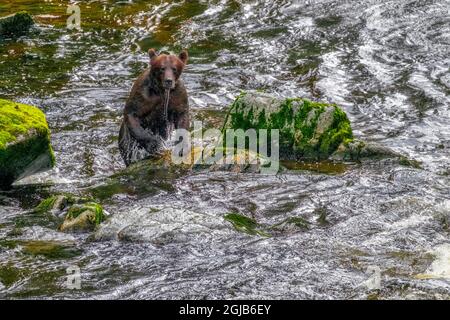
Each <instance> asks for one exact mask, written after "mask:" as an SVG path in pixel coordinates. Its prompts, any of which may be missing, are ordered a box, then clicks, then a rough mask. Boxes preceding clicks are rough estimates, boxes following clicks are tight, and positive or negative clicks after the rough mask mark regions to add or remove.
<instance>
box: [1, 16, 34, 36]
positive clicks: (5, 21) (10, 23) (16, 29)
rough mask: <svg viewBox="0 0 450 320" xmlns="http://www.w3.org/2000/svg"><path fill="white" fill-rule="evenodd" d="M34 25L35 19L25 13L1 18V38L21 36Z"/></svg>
mask: <svg viewBox="0 0 450 320" xmlns="http://www.w3.org/2000/svg"><path fill="white" fill-rule="evenodd" d="M33 24H34V21H33V18H32V17H31V15H30V14H28V13H27V12H25V11H22V12H18V13H16V14H12V15H9V16H6V17H1V18H0V36H19V35H21V34H23V33H25V32H27V31H28V30H29V29H30V27H31V26H32V25H33Z"/></svg>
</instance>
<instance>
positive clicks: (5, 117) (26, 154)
mask: <svg viewBox="0 0 450 320" xmlns="http://www.w3.org/2000/svg"><path fill="white" fill-rule="evenodd" d="M42 156H45V158H41V157H42ZM36 161H39V165H35V168H33V169H30V165H31V164H32V163H34V162H36ZM54 164H55V158H54V154H53V150H52V148H51V145H50V130H49V128H48V125H47V121H46V119H45V115H44V113H43V112H42V111H41V110H39V109H38V108H36V107H33V106H29V105H25V104H21V103H16V102H12V101H8V100H3V99H0V187H2V186H3V187H5V186H9V185H10V184H11V183H12V182H14V180H16V179H17V178H19V177H20V176H21V175H23V174H24V172H26V171H27V169H28V170H32V172H29V173H30V174H32V173H35V171H40V170H41V169H43V168H46V169H47V168H51V167H53V166H54Z"/></svg>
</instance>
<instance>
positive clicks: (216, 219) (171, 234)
mask: <svg viewBox="0 0 450 320" xmlns="http://www.w3.org/2000/svg"><path fill="white" fill-rule="evenodd" d="M225 234H230V228H229V226H228V225H227V224H226V223H225V221H224V219H223V218H222V217H220V216H215V215H213V214H206V213H198V212H193V211H191V210H186V209H176V208H171V207H165V208H160V209H145V208H136V209H132V210H130V211H127V212H120V213H116V214H114V215H112V216H111V217H110V218H109V219H108V221H107V222H105V223H103V224H102V225H101V226H100V228H99V229H98V230H97V232H96V233H95V236H94V237H95V239H96V240H111V239H117V240H121V241H132V242H150V243H152V244H155V245H163V244H168V243H179V242H186V241H188V240H192V239H193V238H194V239H195V238H199V241H205V240H206V239H207V238H208V237H211V238H217V237H221V235H225Z"/></svg>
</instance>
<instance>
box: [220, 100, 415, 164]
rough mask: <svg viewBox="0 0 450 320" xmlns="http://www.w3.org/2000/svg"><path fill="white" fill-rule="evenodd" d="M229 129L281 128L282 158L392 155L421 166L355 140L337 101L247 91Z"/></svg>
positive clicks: (227, 122) (353, 158)
mask: <svg viewBox="0 0 450 320" xmlns="http://www.w3.org/2000/svg"><path fill="white" fill-rule="evenodd" d="M226 129H234V130H236V129H242V130H244V131H245V130H248V129H256V130H258V129H268V130H270V129H279V147H280V159H281V160H297V161H298V160H306V161H320V160H326V159H329V160H336V161H359V160H363V159H383V158H392V159H396V161H398V163H399V164H401V165H406V166H412V167H416V168H418V167H420V165H419V163H418V162H417V161H414V160H410V159H408V158H406V157H404V156H402V155H401V154H399V153H397V152H395V151H393V150H392V149H389V148H387V147H385V146H382V145H380V144H377V143H374V142H363V141H361V140H358V139H355V138H354V137H353V134H352V129H351V125H350V121H349V119H348V117H347V115H346V114H345V112H344V111H343V110H342V109H341V108H339V107H338V106H336V105H334V104H326V103H319V102H312V101H309V100H307V99H302V98H288V99H278V98H275V97H273V96H271V95H268V94H266V93H261V92H247V93H243V94H241V95H240V96H239V97H238V98H237V99H236V100H235V101H234V103H233V104H232V106H231V107H230V110H229V113H228V115H227V118H226V119H225V123H224V126H223V128H222V131H224V130H226Z"/></svg>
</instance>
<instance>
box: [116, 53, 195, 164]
mask: <svg viewBox="0 0 450 320" xmlns="http://www.w3.org/2000/svg"><path fill="white" fill-rule="evenodd" d="M148 54H149V57H150V66H149V67H148V68H147V69H146V70H145V71H144V72H143V73H142V74H141V75H140V76H139V78H138V79H137V80H136V82H135V83H134V85H133V87H132V88H131V93H130V96H129V98H128V100H127V102H126V104H125V109H124V114H123V121H122V124H121V127H120V132H119V149H120V154H121V156H122V158H123V160H124V161H125V164H126V165H127V166H128V165H130V164H131V163H134V162H136V161H140V160H143V159H145V158H149V157H152V156H154V155H157V154H159V153H160V152H161V151H162V150H163V149H164V146H165V141H166V140H167V139H168V137H169V136H170V134H171V132H172V131H173V130H174V129H179V128H182V129H186V130H187V129H188V128H189V104H188V96H187V92H186V88H185V87H184V83H183V81H182V80H181V79H180V75H181V73H182V72H183V70H184V68H185V66H186V63H187V60H188V53H187V51H186V50H183V51H182V52H181V53H180V54H179V55H178V56H175V55H170V54H159V55H158V54H157V53H156V51H155V50H154V49H150V50H149V51H148Z"/></svg>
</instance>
